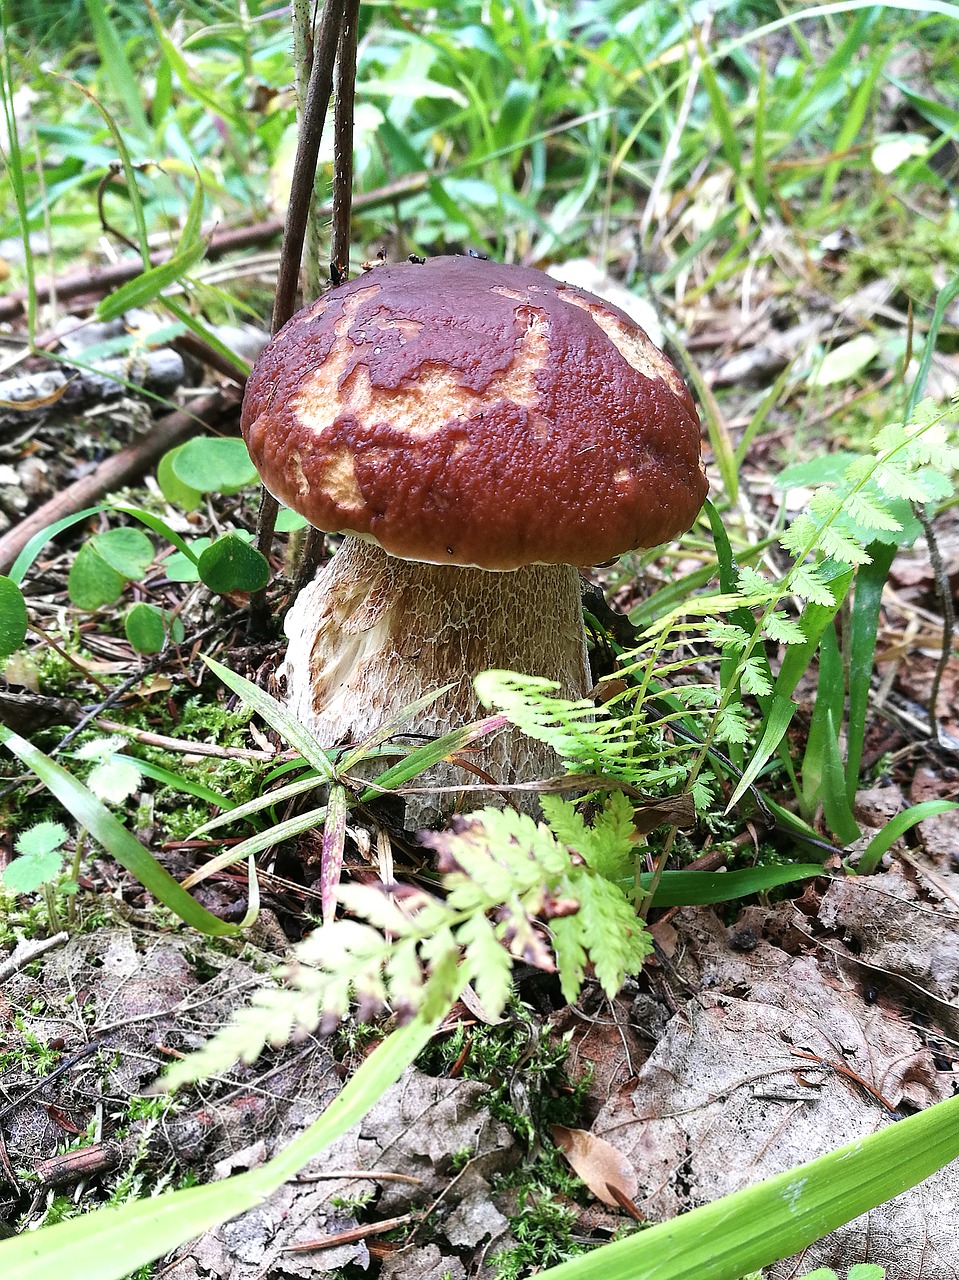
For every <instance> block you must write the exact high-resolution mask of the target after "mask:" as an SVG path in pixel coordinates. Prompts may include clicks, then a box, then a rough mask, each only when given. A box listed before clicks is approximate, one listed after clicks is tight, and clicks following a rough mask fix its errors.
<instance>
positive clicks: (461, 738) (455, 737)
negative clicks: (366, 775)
mask: <svg viewBox="0 0 959 1280" xmlns="http://www.w3.org/2000/svg"><path fill="white" fill-rule="evenodd" d="M506 723H507V720H506V717H505V716H488V717H487V718H486V719H485V720H477V721H476V722H475V724H468V725H465V726H464V727H463V728H462V729H454V730H453V732H452V733H447V734H444V735H443V737H442V738H437V739H436V740H435V741H434V742H427V743H426V744H425V745H424V746H422V747H417V748H416V750H415V751H411V752H410V753H409V755H408V756H405V757H404V758H403V759H402V760H400V761H398V763H396V764H394V765H392V766H391V767H390V768H389V769H387V770H385V772H383V773H381V774H380V775H379V777H378V778H374V779H373V783H374V785H373V786H372V787H370V788H368V789H367V790H366V791H364V792H363V794H362V795H361V796H360V802H361V803H363V804H368V803H369V802H370V801H371V800H375V799H376V797H377V796H378V795H379V794H380V792H381V791H395V790H396V788H397V787H402V786H404V785H405V783H407V782H412V780H413V779H414V778H415V777H417V776H418V775H419V774H421V773H423V772H424V770H426V769H430V768H432V766H433V765H434V764H439V762H440V761H441V760H445V759H446V757H447V756H450V755H453V754H454V753H455V752H457V751H462V750H463V748H464V747H468V746H469V744H470V743H471V742H476V741H478V740H479V739H480V738H485V737H486V735H487V734H488V733H494V732H495V731H496V730H497V729H502V727H503V726H504V725H505V724H506Z"/></svg>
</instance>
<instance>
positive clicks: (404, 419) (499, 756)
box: [241, 257, 707, 822]
mask: <svg viewBox="0 0 959 1280" xmlns="http://www.w3.org/2000/svg"><path fill="white" fill-rule="evenodd" d="M241 425H242V430H243V435H244V438H245V440H246V442H247V445H248V446H249V450H250V454H251V456H252V458H253V461H254V463H255V465H256V467H257V470H258V471H259V473H260V476H261V478H262V480H263V483H264V485H265V486H266V488H267V489H269V490H270V492H271V493H273V494H274V495H275V496H276V497H277V498H278V499H279V500H280V501H281V502H283V503H285V504H286V505H287V506H289V507H292V508H293V510H295V511H298V512H300V513H301V514H302V515H303V516H305V517H306V519H307V520H308V521H309V522H310V523H311V524H313V525H315V526H316V527H317V528H318V529H323V530H326V531H327V532H331V533H341V534H344V535H345V536H344V538H343V541H342V543H341V545H340V546H339V548H338V550H337V551H336V553H335V554H334V556H333V558H332V560H331V561H330V563H329V564H328V565H327V566H326V567H325V568H324V569H323V570H322V571H321V572H320V573H319V575H318V576H317V577H316V578H315V579H314V581H313V582H312V583H311V584H310V585H308V586H307V587H306V588H305V589H304V590H303V591H301V592H300V594H299V596H298V597H297V600H296V602H295V603H294V605H293V607H292V609H291V610H290V613H289V615H288V617H287V620H286V630H287V635H288V637H289V647H288V650H287V655H286V661H285V672H284V674H285V678H286V699H287V702H288V704H289V706H290V707H291V708H292V709H293V710H294V711H295V713H296V715H297V716H298V718H299V719H300V721H301V722H302V723H303V724H304V725H306V726H307V727H309V728H310V729H311V730H312V731H313V733H314V734H315V735H316V737H317V739H318V740H319V741H320V742H321V743H322V744H323V745H326V746H333V745H336V744H338V743H341V742H353V741H357V740H359V739H361V738H362V737H364V736H365V735H367V734H368V733H370V732H371V731H372V730H374V729H375V728H377V727H378V726H379V725H381V724H382V723H383V721H384V720H385V719H386V718H387V717H389V716H392V715H394V714H395V713H396V712H398V711H400V710H401V709H402V708H403V707H405V706H407V705H408V704H410V703H412V702H413V701H415V700H416V699H418V698H421V697H422V696H423V694H425V693H427V692H428V691H430V690H433V689H436V688H438V687H439V686H442V685H446V684H452V686H453V688H452V689H451V690H450V691H449V692H448V693H447V694H445V695H444V696H443V697H442V698H441V699H440V700H439V701H438V702H434V703H433V705H432V706H430V707H429V708H428V709H427V710H426V711H424V712H423V713H422V714H420V715H419V716H417V717H416V718H415V720H414V721H413V722H412V723H411V724H410V725H409V726H408V727H409V730H410V732H411V733H413V734H417V735H418V734H427V735H437V734H440V733H444V732H447V731H449V730H450V729H451V728H455V727H457V726H459V725H461V724H466V723H468V722H469V721H470V720H471V719H475V718H476V717H477V716H479V715H480V714H482V709H481V707H480V706H479V705H478V703H477V699H476V695H475V692H474V690H473V684H472V682H473V677H474V676H475V675H476V674H477V673H478V672H479V671H482V670H485V669H487V668H506V669H511V670H516V671H521V672H523V673H525V674H528V675H541V676H546V677H549V678H550V679H553V680H556V681H558V682H559V684H560V686H561V688H562V690H563V692H564V694H565V695H566V696H568V697H582V696H584V695H585V694H586V693H587V692H588V691H589V688H590V683H591V682H590V676H589V665H588V662H587V654H586V637H585V632H584V628H583V621H582V609H581V604H580V588H579V575H578V573H577V570H576V568H575V566H577V565H591V564H598V563H601V562H603V561H607V560H611V559H613V558H615V557H616V556H618V555H620V554H621V553H623V552H625V551H631V550H635V549H637V548H640V547H653V546H657V545H658V544H659V543H661V542H665V541H667V540H668V539H670V538H673V537H675V536H677V535H678V534H680V533H682V532H683V531H685V530H686V529H688V528H689V526H690V525H691V523H692V522H693V520H694V518H695V516H696V513H697V512H698V511H699V509H700V507H701V505H702V502H703V499H704V497H705V495H706V488H707V485H706V477H705V472H704V468H703V463H702V458H701V456H700V427H699V419H698V416H697V413H696V409H695V406H694V404H693V401H692V399H691V397H690V395H689V392H688V391H687V389H686V387H685V385H684V383H683V381H682V379H681V377H680V376H679V374H678V373H677V371H676V370H675V369H674V367H673V366H672V364H670V362H669V360H668V359H667V358H666V357H665V356H664V355H663V354H662V352H661V351H660V350H659V349H658V348H657V347H656V346H654V345H653V343H652V342H651V341H650V340H649V338H648V337H647V336H646V334H645V333H644V332H643V330H642V329H640V328H639V326H638V325H637V324H636V323H635V322H634V321H632V320H631V319H630V318H629V317H628V316H627V315H625V314H624V313H623V312H622V311H620V310H619V309H618V308H616V307H613V306H610V305H609V304H607V303H605V302H603V301H602V300H601V299H599V298H597V297H595V296H594V295H592V294H589V293H587V292H585V291H584V290H582V289H578V288H575V287H572V286H569V285H565V284H561V283H559V282H558V281H556V280H553V279H552V278H551V277H550V276H548V275H545V274H544V273H543V272H541V271H535V270H532V269H529V268H525V267H514V266H503V265H501V264H499V263H494V262H489V261H486V260H484V259H478V258H473V257H439V258H432V259H430V260H429V261H428V262H426V263H425V264H421V263H419V262H410V263H402V264H396V265H390V266H379V267H376V268H374V269H373V270H372V271H369V272H368V273H367V274H364V275H362V276H358V277H357V278H355V279H353V280H351V281H349V282H348V283H346V284H343V285H340V286H339V287H337V288H334V289H332V290H330V292H329V293H327V294H325V295H324V296H323V297H322V298H320V299H319V300H318V301H316V302H314V303H312V304H311V305H310V306H308V307H306V308H304V309H303V310H302V311H300V312H299V313H298V314H297V315H295V316H293V318H292V319H291V320H290V321H289V322H288V323H287V324H286V325H284V327H283V328H282V329H281V330H280V331H279V332H278V333H277V334H276V336H275V337H274V338H273V340H272V341H271V342H270V343H269V345H268V346H267V347H266V348H265V350H264V351H263V353H262V355H261V356H260V358H259V359H258V360H257V362H256V365H255V367H254V369H253V372H252V374H251V375H250V379H249V382H248V384H247V389H246V396H245V399H244V401H243V412H242V421H241ZM475 758H476V760H477V763H478V764H479V765H480V766H481V767H482V769H484V770H485V771H486V772H487V773H489V774H491V775H492V776H493V777H494V779H495V780H496V781H497V782H500V783H510V782H514V781H524V780H525V781H531V780H534V779H536V778H537V777H542V776H546V775H548V774H549V773H550V772H554V771H555V767H556V762H555V760H554V759H552V758H551V757H550V753H549V752H548V751H547V749H546V748H545V747H543V746H542V745H541V744H539V743H536V742H531V741H529V740H526V739H520V737H519V735H518V734H516V733H514V732H511V731H509V730H505V731H503V732H502V733H501V734H500V735H499V736H498V737H497V738H496V739H493V740H489V741H487V743H486V744H485V747H484V749H482V750H481V751H480V752H479V753H478V754H477V756H476V757H475ZM456 777H457V778H458V779H459V780H460V781H463V780H464V776H463V774H462V772H461V771H457V774H456ZM446 780H447V781H450V779H449V778H447V779H446ZM408 816H409V814H408ZM432 816H435V809H431V807H430V806H426V807H425V808H423V807H421V808H420V809H419V810H418V812H417V818H418V820H419V821H421V822H422V821H424V820H428V819H429V818H430V817H432Z"/></svg>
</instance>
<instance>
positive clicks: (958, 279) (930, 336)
mask: <svg viewBox="0 0 959 1280" xmlns="http://www.w3.org/2000/svg"><path fill="white" fill-rule="evenodd" d="M957 294H959V276H955V277H954V278H953V279H952V280H950V281H949V283H948V284H947V285H944V286H943V287H942V288H941V289H940V290H939V293H938V295H937V297H936V305H935V309H934V310H933V313H932V320H931V321H930V323H929V332H928V333H927V335H926V345H925V348H924V349H923V353H922V359H921V360H920V361H919V371H918V373H917V374H916V380H915V382H914V383H913V384H912V386H911V387H910V389H909V399H908V400H907V402H906V420H907V421H908V420H909V418H911V417H912V414H913V410H914V409H915V407H916V405H917V404H918V403H919V400H920V397H921V396H922V393H923V392H924V391H925V389H926V379H927V378H928V377H929V370H930V369H931V368H932V358H933V356H934V355H935V354H936V341H937V339H938V337H939V330H940V329H941V328H942V322H943V320H944V319H945V316H946V308H947V307H948V306H949V304H950V303H951V302H952V301H953V299H954V298H955V297H956V295H957Z"/></svg>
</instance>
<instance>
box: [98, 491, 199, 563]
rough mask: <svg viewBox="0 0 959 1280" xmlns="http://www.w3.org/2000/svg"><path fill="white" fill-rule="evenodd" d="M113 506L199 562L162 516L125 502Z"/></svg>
mask: <svg viewBox="0 0 959 1280" xmlns="http://www.w3.org/2000/svg"><path fill="white" fill-rule="evenodd" d="M113 506H114V510H115V511H122V512H123V513H124V514H125V515H128V516H133V518H134V520H139V522H140V523H141V524H144V525H146V527H147V528H148V529H152V530H153V532H154V533H158V534H159V535H160V537H161V538H165V539H166V541H167V542H169V543H170V545H171V546H174V547H176V549H177V551H180V552H182V553H183V555H185V556H186V558H187V559H188V560H192V561H193V563H194V564H197V563H198V562H199V559H200V558H199V556H198V555H197V554H196V552H195V551H193V550H191V548H190V546H189V544H188V543H186V542H184V540H183V539H182V538H181V537H180V535H179V534H178V533H177V531H176V530H175V529H173V528H171V527H170V525H169V524H167V522H166V521H165V520H164V519H162V517H160V516H157V515H154V514H153V512H152V511H146V510H145V509H144V508H143V507H134V506H132V505H131V504H128V503H126V502H115V503H114V504H113Z"/></svg>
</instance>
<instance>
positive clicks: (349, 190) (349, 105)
mask: <svg viewBox="0 0 959 1280" xmlns="http://www.w3.org/2000/svg"><path fill="white" fill-rule="evenodd" d="M359 9H360V4H359V0H346V3H345V6H344V12H343V25H342V26H341V28H340V42H339V47H338V49H337V55H336V92H335V94H334V103H335V105H334V110H333V225H332V229H331V234H330V279H331V280H332V281H333V283H334V284H339V283H340V282H341V281H343V280H346V279H347V277H348V276H349V272H350V217H351V214H352V211H353V107H354V102H355V99H356V41H357V35H358V27H359ZM324 545H325V535H324V534H323V533H322V531H321V530H319V529H313V528H310V529H308V530H307V533H306V537H305V539H304V540H303V545H302V547H301V548H300V556H299V559H298V561H297V563H296V570H295V580H294V587H295V589H296V590H299V589H300V588H301V587H303V586H305V585H306V583H307V582H309V581H310V579H311V578H312V577H313V574H314V573H315V572H316V567H317V565H318V564H319V562H320V557H321V556H322V554H323V547H324Z"/></svg>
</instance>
